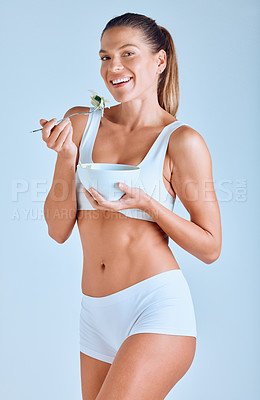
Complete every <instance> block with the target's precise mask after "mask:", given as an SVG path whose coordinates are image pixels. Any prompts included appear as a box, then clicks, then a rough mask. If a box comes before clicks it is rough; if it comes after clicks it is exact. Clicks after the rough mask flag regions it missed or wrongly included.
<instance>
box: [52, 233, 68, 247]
mask: <svg viewBox="0 0 260 400" xmlns="http://www.w3.org/2000/svg"><path fill="white" fill-rule="evenodd" d="M48 234H49V236H50V237H51V238H52V239H53V240H55V242H57V243H59V244H63V243H65V242H66V240H67V239H68V238H64V237H61V236H57V235H53V234H52V233H50V232H48Z"/></svg>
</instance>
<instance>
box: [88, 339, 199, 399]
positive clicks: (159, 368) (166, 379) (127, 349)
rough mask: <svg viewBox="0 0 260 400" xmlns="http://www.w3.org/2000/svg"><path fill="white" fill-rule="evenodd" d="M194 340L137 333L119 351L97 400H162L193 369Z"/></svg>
mask: <svg viewBox="0 0 260 400" xmlns="http://www.w3.org/2000/svg"><path fill="white" fill-rule="evenodd" d="M195 349H196V338H195V337H193V336H180V335H178V336H177V335H167V334H157V333H138V334H133V335H131V336H129V337H128V338H127V339H126V340H125V341H124V342H123V343H122V345H121V347H120V348H119V350H118V352H117V354H116V357H115V359H114V361H113V364H112V365H111V368H110V370H109V372H108V374H107V376H106V378H105V381H104V383H103V385H102V387H101V390H100V392H99V394H98V396H97V398H96V400H112V399H113V400H122V399H124V400H133V399H140V400H146V399H147V400H160V399H164V398H165V396H166V395H167V393H168V392H169V391H170V390H171V389H172V388H173V386H174V385H175V384H176V383H177V382H178V381H179V380H180V379H181V378H182V377H183V376H184V375H185V373H186V372H187V371H188V369H189V368H190V366H191V364H192V361H193V358H194V355H195Z"/></svg>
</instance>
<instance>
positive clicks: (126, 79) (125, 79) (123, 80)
mask: <svg viewBox="0 0 260 400" xmlns="http://www.w3.org/2000/svg"><path fill="white" fill-rule="evenodd" d="M130 79H131V78H124V79H117V80H115V81H112V82H113V85H115V84H116V83H121V82H128V81H130Z"/></svg>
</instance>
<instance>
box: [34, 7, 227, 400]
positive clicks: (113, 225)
mask: <svg viewBox="0 0 260 400" xmlns="http://www.w3.org/2000/svg"><path fill="white" fill-rule="evenodd" d="M100 58H101V75H102V78H103V79H104V82H105V84H106V86H107V88H108V90H109V91H110V93H111V94H112V96H113V97H114V99H115V100H116V101H117V102H119V104H118V105H116V106H113V107H111V108H110V109H108V108H105V110H104V114H103V116H102V113H101V111H100V110H99V111H95V112H94V113H91V114H90V115H89V116H86V115H75V116H73V117H71V119H70V118H66V117H69V116H70V115H71V114H73V113H76V112H89V111H93V110H90V109H89V108H87V107H73V108H71V109H70V110H68V111H67V112H66V114H65V118H66V119H65V120H63V121H62V122H60V123H59V124H58V125H55V124H56V122H57V120H56V119H53V120H50V121H49V122H46V121H45V120H41V124H42V126H44V128H43V129H42V135H43V140H44V141H45V142H46V143H47V146H48V147H50V148H52V149H53V150H55V151H56V152H57V162H56V167H55V173H54V178H53V184H52V187H51V190H50V192H49V194H48V196H47V199H46V202H45V207H44V210H45V218H46V221H47V224H48V230H49V235H50V236H51V237H52V238H53V239H55V240H56V241H57V242H58V243H64V242H65V241H66V240H67V239H68V237H69V236H70V234H71V232H72V229H73V227H74V224H75V222H76V221H77V224H78V228H79V232H80V237H81V242H82V247H83V255H84V263H83V264H84V265H83V276H82V292H83V294H82V296H83V297H82V308H81V318H80V350H81V351H80V360H81V380H82V394H83V399H84V400H86V399H88V400H89V399H98V400H101V399H102V400H103V399H106V400H109V399H120V400H122V399H124V400H126V399H140V400H141V399H142V400H145V399H149V400H150V399H158V400H159V399H163V398H164V397H165V396H166V395H167V393H168V392H169V391H170V390H171V389H172V388H173V386H174V385H175V384H176V382H178V381H179V380H180V379H181V378H182V376H183V375H184V374H185V373H186V372H187V371H188V369H189V367H190V366H191V363H192V361H193V358H194V355H195V348H196V337H197V332H196V321H195V314H194V309H193V303H192V298H191V295H190V291H189V286H188V284H187V282H186V279H185V277H184V275H183V274H182V272H181V270H180V267H179V265H178V263H177V261H176V259H175V257H174V255H173V254H172V252H171V250H170V248H169V246H168V240H169V237H170V238H171V239H172V240H174V241H175V242H176V243H177V244H178V245H179V246H181V247H182V248H183V249H185V250H186V251H188V252H189V253H191V254H193V255H194V256H195V257H197V258H199V259H200V260H202V261H203V262H205V263H207V264H209V263H212V262H214V261H215V260H216V259H217V258H218V257H219V255H220V251H221V221H220V212H219V206H218V203H217V199H216V195H215V191H214V186H213V179H212V165H211V157H210V153H209V150H208V148H207V146H206V144H205V141H204V140H203V138H202V136H201V135H200V134H199V133H198V132H196V131H195V130H194V129H192V128H191V127H190V126H188V125H185V124H183V123H181V122H180V121H178V120H177V119H176V113H177V109H178V103H179V86H178V67H177V59H176V54H175V49H174V44H173V40H172V37H171V35H170V33H169V32H168V31H167V30H166V29H164V28H162V27H159V26H158V25H157V24H156V22H155V21H154V20H153V19H150V18H148V17H146V16H144V15H140V14H134V13H126V14H124V15H121V16H118V17H115V18H113V19H112V20H110V21H109V22H108V24H107V25H106V27H105V29H104V30H103V32H102V36H101V50H100ZM120 80H121V82H122V81H123V80H124V81H125V82H124V83H120ZM79 160H80V161H81V162H104V163H120V164H131V165H139V166H140V168H141V172H140V179H139V181H138V183H137V184H136V185H135V187H129V186H126V185H125V186H124V187H123V188H121V190H122V193H124V194H123V197H122V198H121V199H120V200H119V201H106V200H105V199H104V198H103V197H102V196H101V195H100V193H98V192H97V191H95V190H89V191H87V190H86V189H85V188H83V187H82V185H81V183H80V181H79V180H78V177H77V173H76V174H75V171H76V166H77V164H78V162H79ZM75 182H76V185H75ZM176 195H178V197H179V198H180V200H181V202H182V203H183V205H184V206H185V208H186V209H187V210H188V212H189V214H190V221H187V220H185V219H183V218H181V217H179V216H177V215H176V214H175V213H173V212H172V209H173V205H174V200H175V198H176Z"/></svg>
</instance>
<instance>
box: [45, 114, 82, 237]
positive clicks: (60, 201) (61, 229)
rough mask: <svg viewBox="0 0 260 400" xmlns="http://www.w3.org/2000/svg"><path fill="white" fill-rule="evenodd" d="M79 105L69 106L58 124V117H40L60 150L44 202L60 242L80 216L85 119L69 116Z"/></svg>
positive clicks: (50, 140)
mask: <svg viewBox="0 0 260 400" xmlns="http://www.w3.org/2000/svg"><path fill="white" fill-rule="evenodd" d="M79 108H80V107H73V108H71V109H69V110H68V111H67V112H66V114H65V115H64V118H66V119H65V120H63V121H61V122H60V123H59V124H58V125H56V126H55V124H56V123H57V120H56V119H53V120H50V121H48V122H46V120H41V121H40V123H41V125H42V126H43V129H42V137H43V140H44V141H45V142H46V144H47V146H48V147H49V148H51V149H53V150H55V151H56V152H57V160H56V165H55V171H54V176H53V182H52V186H51V189H50V191H49V193H48V195H47V197H46V200H45V204H44V217H45V220H46V222H47V225H48V234H49V236H50V237H52V238H53V239H54V240H55V241H56V242H58V243H64V242H65V241H66V240H67V239H68V238H69V236H70V235H71V232H72V230H73V227H74V225H75V222H76V219H77V198H76V187H75V172H76V167H77V164H78V159H79V143H80V139H81V137H79V135H80V133H81V136H82V119H80V118H77V117H78V116H73V117H71V121H70V119H69V118H67V117H68V116H69V115H71V114H73V113H76V112H80V111H81V110H80V111H79ZM87 112H89V109H88V111H87ZM84 122H85V123H86V119H84Z"/></svg>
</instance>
